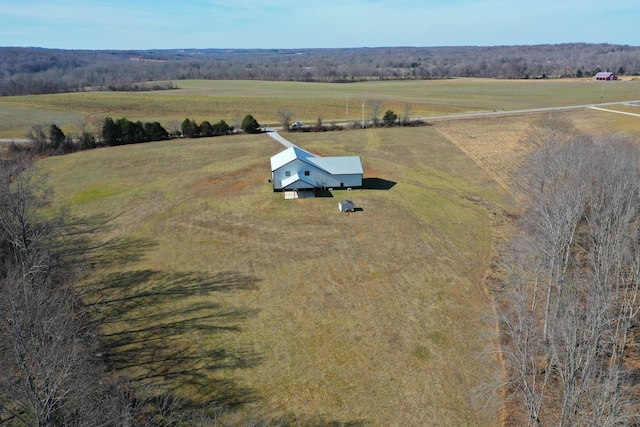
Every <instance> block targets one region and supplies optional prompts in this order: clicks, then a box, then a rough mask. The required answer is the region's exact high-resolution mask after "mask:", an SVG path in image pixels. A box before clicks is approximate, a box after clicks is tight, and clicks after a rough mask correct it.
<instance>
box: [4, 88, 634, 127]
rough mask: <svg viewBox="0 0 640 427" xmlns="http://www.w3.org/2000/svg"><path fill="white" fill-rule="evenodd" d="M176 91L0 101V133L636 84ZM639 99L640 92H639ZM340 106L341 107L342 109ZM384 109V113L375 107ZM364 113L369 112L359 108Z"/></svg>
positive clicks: (559, 95) (531, 95) (269, 120)
mask: <svg viewBox="0 0 640 427" xmlns="http://www.w3.org/2000/svg"><path fill="white" fill-rule="evenodd" d="M174 83H175V84H176V86H177V87H178V89H176V90H169V91H157V92H134V93H130V92H83V93H73V94H57V95H38V96H20V97H2V98H0V138H23V137H24V135H25V133H26V132H27V131H28V130H29V128H30V127H31V126H32V125H33V124H38V123H51V122H55V123H57V124H58V125H59V126H61V128H62V129H63V131H64V132H65V133H74V132H77V125H74V123H76V122H77V121H78V120H83V119H85V120H86V119H89V120H90V119H91V118H92V117H103V116H107V115H108V116H111V117H114V118H119V117H126V118H128V119H130V120H142V121H155V120H157V121H160V122H161V123H162V124H164V125H165V126H168V123H169V122H171V121H175V120H178V121H180V122H181V121H182V120H184V119H185V118H187V117H189V118H192V119H195V120H198V121H202V120H205V119H206V120H209V121H211V122H212V123H214V122H217V121H219V120H221V119H224V120H226V121H227V122H229V123H234V122H236V121H237V120H238V119H240V120H241V119H242V118H243V117H244V116H245V115H246V114H252V115H254V117H255V118H256V119H257V120H258V122H260V123H261V124H263V125H275V124H277V123H278V116H277V112H278V110H279V109H281V108H285V107H286V108H289V109H291V110H293V111H295V112H296V114H295V116H294V119H295V120H303V121H306V122H310V123H315V122H316V120H317V118H318V117H319V116H321V117H322V118H323V121H324V122H325V123H329V122H344V121H357V120H361V118H362V102H363V100H365V101H366V100H369V99H380V100H382V101H383V103H384V108H385V110H386V109H388V108H390V109H392V110H394V111H395V112H396V113H397V114H399V115H402V113H403V110H404V106H405V105H407V104H408V105H410V106H411V116H412V117H428V116H433V115H443V114H453V113H465V112H482V111H493V110H519V109H528V108H538V107H557V106H565V105H583V104H591V103H598V102H611V101H629V100H631V98H632V97H634V94H635V93H636V87H637V84H638V83H637V82H636V81H618V82H607V83H606V84H603V83H602V82H595V81H591V80H589V79H585V80H529V81H527V80H493V79H491V80H489V79H486V80H484V79H452V80H428V81H376V82H362V83H350V84H332V83H300V82H262V81H211V80H204V81H203V80H196V81H192V80H189V81H177V82H174ZM639 96H640V95H639ZM347 104H348V111H347ZM383 113H384V111H383ZM365 115H367V116H368V115H369V113H368V112H366V111H365Z"/></svg>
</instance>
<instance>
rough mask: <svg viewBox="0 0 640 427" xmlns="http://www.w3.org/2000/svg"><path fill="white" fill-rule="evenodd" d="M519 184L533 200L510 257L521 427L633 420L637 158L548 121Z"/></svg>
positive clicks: (506, 267) (506, 294) (638, 262)
mask: <svg viewBox="0 0 640 427" xmlns="http://www.w3.org/2000/svg"><path fill="white" fill-rule="evenodd" d="M528 141H529V143H531V144H536V146H537V150H536V152H535V154H534V155H533V156H532V158H531V161H530V162H529V167H528V168H527V171H526V172H527V173H526V174H525V179H524V181H523V186H522V189H523V191H524V193H523V194H525V195H526V196H527V197H528V198H529V200H530V205H529V209H528V211H527V212H526V214H525V215H524V216H523V218H522V219H523V220H522V223H521V227H520V228H519V232H518V233H517V236H516V237H515V239H514V240H513V243H512V244H511V245H510V246H509V247H508V248H506V250H505V251H504V252H503V264H502V266H503V273H504V281H503V285H504V286H503V288H502V292H501V293H500V298H499V302H500V308H501V310H500V311H501V319H500V322H501V330H502V333H503V354H504V360H505V364H506V367H507V371H508V378H509V381H508V383H507V385H506V386H507V389H508V391H509V392H510V395H511V396H512V397H514V398H516V400H517V401H518V402H520V403H521V404H522V407H523V409H524V410H526V414H527V416H526V420H518V421H514V423H516V424H520V423H522V424H525V423H526V424H527V425H533V426H541V425H557V426H574V425H597V426H619V425H635V424H636V423H638V422H640V416H639V415H638V414H639V413H640V412H639V407H638V401H637V400H636V398H635V397H634V395H633V393H632V387H633V386H634V385H635V380H634V378H637V375H638V372H637V370H636V371H635V372H634V371H633V368H632V364H631V363H630V361H631V360H638V356H639V354H638V346H637V345H636V344H634V341H633V340H632V336H633V333H634V332H633V331H634V329H635V328H637V327H638V320H639V314H640V298H639V296H640V151H639V149H638V147H637V145H636V144H634V143H633V141H631V140H629V139H627V138H624V137H619V136H609V137H604V138H602V139H600V140H597V141H596V140H594V139H593V138H592V137H589V136H585V135H581V134H579V133H578V132H576V130H575V128H574V127H573V126H572V124H571V123H569V122H566V121H564V120H563V119H560V118H557V117H556V118H548V119H547V120H546V121H544V122H542V123H539V124H538V125H536V126H534V127H532V129H531V132H530V135H529V138H528Z"/></svg>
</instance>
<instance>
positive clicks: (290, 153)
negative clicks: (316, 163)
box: [271, 147, 315, 172]
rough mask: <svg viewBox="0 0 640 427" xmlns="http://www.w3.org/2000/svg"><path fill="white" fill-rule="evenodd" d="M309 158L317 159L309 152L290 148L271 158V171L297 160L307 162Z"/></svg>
mask: <svg viewBox="0 0 640 427" xmlns="http://www.w3.org/2000/svg"><path fill="white" fill-rule="evenodd" d="M309 157H315V156H314V155H313V154H311V153H309V152H308V151H305V150H303V149H302V148H299V147H289V148H287V149H286V150H284V151H281V152H279V153H278V154H276V155H275V156H272V157H271V171H272V172H273V171H274V170H276V169H278V168H279V167H282V166H284V165H286V164H288V163H291V162H292V161H294V160H296V159H300V160H305V159H308V158H309Z"/></svg>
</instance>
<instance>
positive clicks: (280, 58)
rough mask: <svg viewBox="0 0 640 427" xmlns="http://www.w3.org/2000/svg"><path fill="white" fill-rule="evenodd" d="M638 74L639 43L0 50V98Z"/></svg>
mask: <svg viewBox="0 0 640 427" xmlns="http://www.w3.org/2000/svg"><path fill="white" fill-rule="evenodd" d="M605 70H606V71H613V72H616V73H618V74H619V75H638V74H640V47H638V46H627V45H610V44H585V43H571V44H558V45H536V46H489V47H478V46H464V47H377V48H348V49H347V48H336V49H241V50H240V49H184V50H183V49H179V50H178V49H170V50H144V51H135V50H131V51H115V50H114V51H89V50H58V49H42V48H16V47H4V48H0V96H7V95H25V94H41V93H58V92H71V91H81V90H86V89H87V88H96V89H99V90H145V89H150V88H151V89H171V88H172V87H173V85H171V84H165V85H158V84H156V85H149V86H144V85H142V84H140V82H158V81H167V80H169V81H171V80H183V79H216V80H291V81H319V82H353V81H360V80H368V79H381V80H386V79H441V78H451V77H485V78H487V77H488V78H506V79H520V78H530V79H535V78H560V77H583V76H591V75H594V74H595V73H597V72H599V71H605Z"/></svg>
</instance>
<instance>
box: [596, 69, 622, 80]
mask: <svg viewBox="0 0 640 427" xmlns="http://www.w3.org/2000/svg"><path fill="white" fill-rule="evenodd" d="M595 79H596V80H618V76H617V75H616V73H611V72H609V71H601V72H599V73H598V74H596V76H595Z"/></svg>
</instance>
